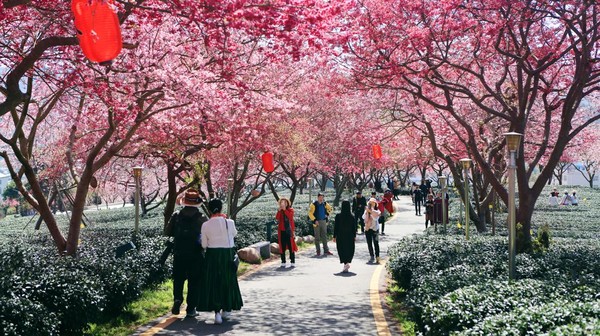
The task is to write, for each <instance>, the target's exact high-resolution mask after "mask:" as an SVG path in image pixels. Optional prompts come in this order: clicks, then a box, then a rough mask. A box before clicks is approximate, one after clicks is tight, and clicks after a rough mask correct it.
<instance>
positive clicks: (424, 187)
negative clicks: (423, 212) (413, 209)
mask: <svg viewBox="0 0 600 336" xmlns="http://www.w3.org/2000/svg"><path fill="white" fill-rule="evenodd" d="M419 189H420V190H421V202H423V206H425V200H427V195H429V194H430V193H431V188H430V187H429V186H428V185H427V181H426V180H421V185H420V186H419ZM419 213H420V211H419Z"/></svg>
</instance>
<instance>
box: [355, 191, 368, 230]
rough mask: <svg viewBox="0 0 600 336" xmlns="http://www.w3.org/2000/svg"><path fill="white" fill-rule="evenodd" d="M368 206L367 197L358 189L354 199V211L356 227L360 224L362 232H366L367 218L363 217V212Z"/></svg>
mask: <svg viewBox="0 0 600 336" xmlns="http://www.w3.org/2000/svg"><path fill="white" fill-rule="evenodd" d="M366 207H367V198H366V197H363V195H362V192H361V191H360V190H358V191H357V192H356V196H355V197H354V198H353V199H352V213H353V214H354V218H355V220H356V222H357V223H355V224H356V227H357V228H358V225H360V232H361V234H364V233H365V220H364V219H363V218H362V214H363V213H364V212H365V208H366Z"/></svg>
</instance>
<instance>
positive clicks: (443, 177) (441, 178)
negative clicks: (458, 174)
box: [438, 176, 446, 189]
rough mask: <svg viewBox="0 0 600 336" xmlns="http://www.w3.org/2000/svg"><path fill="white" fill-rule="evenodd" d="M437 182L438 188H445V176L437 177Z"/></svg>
mask: <svg viewBox="0 0 600 336" xmlns="http://www.w3.org/2000/svg"><path fill="white" fill-rule="evenodd" d="M438 181H439V182H440V187H442V189H443V188H446V176H438Z"/></svg>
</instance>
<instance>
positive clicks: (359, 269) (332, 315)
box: [134, 196, 425, 335]
mask: <svg viewBox="0 0 600 336" xmlns="http://www.w3.org/2000/svg"><path fill="white" fill-rule="evenodd" d="M394 206H395V207H396V209H397V210H399V211H397V212H396V214H395V215H394V216H393V217H392V219H391V220H389V221H388V223H386V225H385V233H386V235H385V236H381V239H380V246H381V257H382V259H384V260H386V259H387V249H388V247H389V246H391V245H392V244H393V243H394V242H396V241H398V240H399V239H400V238H402V237H404V236H407V235H411V234H413V233H421V232H423V229H424V228H425V225H424V222H425V217H424V216H419V217H417V216H415V214H414V206H412V203H411V200H410V197H408V196H401V199H400V200H398V201H394ZM329 246H330V248H331V251H332V252H333V253H334V256H328V257H315V256H314V254H315V249H314V247H311V248H308V249H307V250H304V251H302V252H300V253H299V254H298V255H297V257H296V268H294V269H290V268H285V269H281V268H279V265H280V262H279V261H276V262H271V263H268V264H265V265H264V266H262V267H261V268H259V270H258V271H256V272H254V273H253V274H251V275H249V276H247V277H244V278H243V279H242V280H240V290H241V292H242V297H243V299H244V307H242V310H241V311H234V312H233V314H232V318H231V320H230V321H226V322H224V323H223V324H222V325H214V324H213V320H214V314H213V313H206V312H204V313H200V315H199V316H198V317H197V318H192V319H184V318H183V314H184V313H185V312H183V313H182V315H180V316H171V315H170V314H169V315H166V316H165V317H163V318H162V319H160V320H159V321H157V323H155V324H153V325H151V326H145V327H142V328H140V329H139V330H138V331H137V332H136V333H135V334H134V335H390V334H397V331H394V330H395V328H393V327H392V328H390V326H388V323H387V322H386V318H385V317H384V315H383V311H382V310H381V300H382V298H383V295H381V294H384V291H385V287H384V279H385V277H384V276H383V275H384V274H385V269H384V265H376V264H369V263H368V260H369V252H368V249H367V245H366V241H365V238H364V235H359V236H358V240H357V242H356V253H355V255H354V260H353V262H352V266H351V267H350V272H349V273H345V274H344V273H341V270H342V264H340V263H339V259H338V257H337V253H336V252H337V251H336V249H335V243H333V242H329Z"/></svg>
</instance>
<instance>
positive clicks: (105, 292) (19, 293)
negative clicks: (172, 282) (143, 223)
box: [0, 230, 170, 335]
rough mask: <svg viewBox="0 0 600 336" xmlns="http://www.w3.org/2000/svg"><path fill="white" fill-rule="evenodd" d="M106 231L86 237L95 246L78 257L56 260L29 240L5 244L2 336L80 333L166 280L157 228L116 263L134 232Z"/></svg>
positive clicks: (0, 279)
mask: <svg viewBox="0 0 600 336" xmlns="http://www.w3.org/2000/svg"><path fill="white" fill-rule="evenodd" d="M103 231H104V230H96V234H94V235H91V236H88V237H87V239H88V240H89V241H93V244H90V243H88V244H86V245H83V246H82V247H81V253H80V254H79V255H78V256H77V257H64V258H58V257H57V255H56V251H55V249H54V248H53V247H47V246H42V245H36V244H28V243H27V242H22V243H19V244H12V245H11V246H4V249H3V251H2V254H1V256H0V269H2V271H1V272H0V293H2V294H1V297H0V334H2V335H81V334H82V333H84V332H85V330H86V329H87V328H88V324H89V323H91V322H98V321H101V320H102V319H103V318H106V317H108V316H112V315H113V314H115V313H116V312H120V311H121V310H122V308H123V307H124V306H125V305H126V304H127V303H128V302H130V301H131V300H133V299H135V298H137V297H138V296H139V295H140V294H141V291H142V289H144V288H149V287H151V286H153V285H156V284H159V283H162V282H163V281H165V280H166V279H167V277H168V275H169V274H170V270H169V268H168V266H163V265H159V264H158V263H157V256H160V253H161V252H162V249H163V240H162V239H161V238H157V232H156V230H150V231H147V232H142V234H141V236H140V241H143V243H142V244H138V245H139V246H138V248H139V249H133V250H131V251H129V252H127V253H126V254H125V255H124V256H123V257H122V258H118V259H117V258H116V257H115V252H114V251H115V248H116V247H117V246H118V245H120V244H123V243H124V242H125V241H127V240H128V239H127V234H128V233H130V231H124V232H123V233H125V235H124V236H120V237H119V238H120V239H113V238H115V236H118V235H117V234H114V233H111V234H110V235H106V236H103V233H105V232H103ZM126 232H127V233H126ZM107 236H108V237H107ZM92 237H93V238H92Z"/></svg>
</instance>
